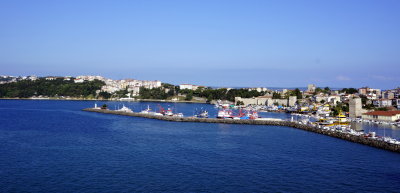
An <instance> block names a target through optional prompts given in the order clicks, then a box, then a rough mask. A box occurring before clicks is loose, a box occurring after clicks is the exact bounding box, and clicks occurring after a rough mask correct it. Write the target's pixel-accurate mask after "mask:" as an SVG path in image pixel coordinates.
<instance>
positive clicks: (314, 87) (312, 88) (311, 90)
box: [307, 84, 317, 92]
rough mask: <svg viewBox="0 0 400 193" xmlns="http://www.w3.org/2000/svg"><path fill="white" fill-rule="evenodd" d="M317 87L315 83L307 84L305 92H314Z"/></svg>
mask: <svg viewBox="0 0 400 193" xmlns="http://www.w3.org/2000/svg"><path fill="white" fill-rule="evenodd" d="M316 88H317V87H316V86H315V84H309V85H308V86H307V92H315V89H316Z"/></svg>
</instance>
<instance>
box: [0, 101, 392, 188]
mask: <svg viewBox="0 0 400 193" xmlns="http://www.w3.org/2000/svg"><path fill="white" fill-rule="evenodd" d="M98 104H99V105H100V104H102V102H98ZM108 104H109V106H110V107H112V106H113V105H114V106H117V105H120V103H118V102H108ZM125 104H127V105H130V107H133V108H134V109H135V110H136V111H139V110H140V109H141V108H145V107H146V106H147V105H153V106H156V105H157V103H125ZM93 105H94V102H93V101H51V100H46V101H32V100H0V192H399V190H400V154H398V153H393V152H389V151H385V150H380V149H376V148H372V147H368V146H364V145H360V144H356V143H351V142H347V141H344V140H340V139H336V138H332V137H328V136H324V135H319V134H315V133H311V132H306V131H302V130H298V129H294V128H289V127H278V126H252V125H227V124H207V123H179V122H165V121H160V120H151V119H145V118H138V117H125V116H117V115H107V114H97V113H91V112H83V111H81V109H83V108H87V107H92V106H93ZM162 105H164V106H165V105H167V106H168V105H170V106H173V107H174V108H175V109H176V110H177V111H180V112H183V113H184V114H185V115H190V114H193V111H194V110H193V109H196V108H198V109H201V108H204V109H210V111H212V108H213V107H212V106H211V105H205V104H186V103H177V104H172V103H168V104H167V103H165V104H162ZM268 116H275V117H285V116H287V115H286V114H273V113H270V114H268Z"/></svg>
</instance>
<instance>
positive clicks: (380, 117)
mask: <svg viewBox="0 0 400 193" xmlns="http://www.w3.org/2000/svg"><path fill="white" fill-rule="evenodd" d="M362 118H363V119H367V120H375V121H396V120H399V119H400V111H372V112H368V113H364V114H363V115H362Z"/></svg>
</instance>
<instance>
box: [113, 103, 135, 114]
mask: <svg viewBox="0 0 400 193" xmlns="http://www.w3.org/2000/svg"><path fill="white" fill-rule="evenodd" d="M116 111H120V112H125V113H133V111H132V110H131V109H130V108H128V107H126V106H125V105H122V108H120V109H118V110H116Z"/></svg>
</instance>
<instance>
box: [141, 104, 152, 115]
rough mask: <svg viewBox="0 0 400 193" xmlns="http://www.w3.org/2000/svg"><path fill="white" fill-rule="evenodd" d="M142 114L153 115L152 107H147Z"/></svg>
mask: <svg viewBox="0 0 400 193" xmlns="http://www.w3.org/2000/svg"><path fill="white" fill-rule="evenodd" d="M140 113H143V114H150V113H152V112H151V109H150V106H149V105H147V108H146V109H144V110H142V111H140Z"/></svg>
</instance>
